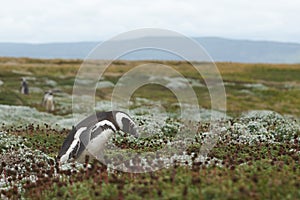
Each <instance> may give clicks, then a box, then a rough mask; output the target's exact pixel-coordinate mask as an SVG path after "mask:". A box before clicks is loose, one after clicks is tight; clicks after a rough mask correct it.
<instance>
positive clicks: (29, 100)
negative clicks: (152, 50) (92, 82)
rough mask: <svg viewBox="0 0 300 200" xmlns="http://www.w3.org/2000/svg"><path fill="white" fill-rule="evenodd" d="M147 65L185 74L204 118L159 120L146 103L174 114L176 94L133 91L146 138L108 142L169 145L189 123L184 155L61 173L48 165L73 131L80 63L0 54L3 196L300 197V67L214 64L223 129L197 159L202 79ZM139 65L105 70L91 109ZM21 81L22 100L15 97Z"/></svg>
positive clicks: (205, 101)
mask: <svg viewBox="0 0 300 200" xmlns="http://www.w3.org/2000/svg"><path fill="white" fill-rule="evenodd" d="M152 62H155V63H162V64H165V65H168V66H172V67H173V68H174V69H176V70H177V71H179V72H180V73H182V74H183V75H184V76H185V77H186V79H187V80H188V82H189V83H190V84H191V85H192V87H193V89H194V90H195V92H196V94H197V96H198V99H199V106H200V107H201V113H202V116H204V119H203V120H201V121H199V122H194V123H191V124H181V122H180V120H177V119H170V118H166V117H165V116H164V115H162V114H161V113H160V111H161V109H160V108H156V107H154V108H153V107H151V104H155V102H159V104H160V107H162V108H163V110H164V111H165V112H168V113H177V111H178V106H179V105H178V102H177V100H176V98H175V96H174V94H173V93H172V92H170V90H168V89H167V88H164V87H162V86H160V85H155V84H152V85H147V86H144V87H141V88H139V89H138V90H137V91H136V92H135V93H134V95H133V96H132V98H131V101H132V104H131V109H132V113H134V116H133V118H134V119H135V121H136V122H137V124H139V126H140V127H141V128H142V129H143V131H144V132H148V133H149V134H148V137H142V138H133V137H132V136H130V135H128V134H126V133H122V132H119V133H116V134H115V135H114V136H113V137H112V138H111V139H110V140H109V142H108V143H109V144H114V145H116V146H118V147H120V148H121V149H126V150H129V151H132V152H141V153H142V152H149V151H153V152H155V151H156V150H159V149H161V148H163V147H164V146H166V145H169V144H170V143H172V141H173V139H174V138H175V136H176V134H177V133H178V132H179V131H178V130H179V129H180V128H179V127H182V126H190V127H188V128H189V130H195V135H194V136H193V140H192V142H191V143H190V145H189V146H188V147H187V148H186V151H185V152H184V153H183V155H178V156H177V157H176V158H174V159H173V160H172V162H171V161H170V163H171V164H170V165H168V167H167V168H163V169H160V170H157V171H153V172H147V173H138V174H134V173H125V172H120V171H115V170H112V169H110V168H108V167H107V166H105V165H103V164H101V163H98V162H90V163H88V162H86V163H83V164H78V163H69V164H67V165H65V166H62V167H60V166H58V164H57V162H56V161H55V156H56V155H57V153H58V151H59V149H60V146H61V145H62V143H63V140H64V138H65V137H66V136H67V134H68V133H69V131H70V129H71V128H72V125H73V124H72V122H73V121H72V104H71V103H72V99H71V95H72V91H73V85H74V80H75V77H76V73H77V70H78V69H79V67H80V65H81V63H82V60H61V59H51V60H45V59H29V58H0V119H1V122H2V124H1V128H0V161H1V164H0V197H1V198H2V199H17V198H25V199H60V198H63V199H145V198H146V199H246V198H251V199H300V190H299V188H300V167H299V160H300V146H299V145H300V142H299V141H300V123H299V119H300V106H299V105H300V64H294V65H292V64H291V65H287V64H284V65H280V64H242V63H216V65H217V66H218V68H219V70H220V73H221V75H222V78H223V81H224V85H225V89H226V95H227V113H226V115H227V117H223V118H222V119H218V120H219V123H220V124H222V128H221V129H220V133H219V135H218V141H217V143H216V145H215V146H214V148H213V149H212V150H211V151H210V152H209V153H208V155H207V156H206V157H201V158H200V157H199V149H200V147H201V145H202V144H203V141H205V139H206V137H207V133H208V132H209V126H210V123H211V121H209V120H205V116H206V114H207V111H208V110H209V108H210V96H209V93H208V89H207V88H206V86H205V82H204V80H203V79H202V77H201V76H199V75H198V74H197V73H196V71H195V70H194V69H193V68H191V67H190V64H189V63H186V62H179V61H152ZM143 63H147V61H115V62H113V63H112V64H111V66H110V67H109V68H108V70H107V71H106V72H105V73H104V78H103V79H101V80H99V83H98V89H97V91H96V102H97V103H96V108H97V110H103V111H104V110H106V109H107V108H109V100H110V97H111V93H112V91H113V87H114V85H115V84H116V83H117V81H118V79H119V78H120V77H121V76H122V74H124V73H125V72H127V71H128V70H130V69H132V68H133V67H135V66H138V65H140V64H143ZM24 77H25V78H26V80H27V82H28V85H29V88H30V94H29V95H23V94H20V92H19V87H20V80H21V78H24ZM166 81H169V83H170V85H171V86H173V87H177V86H178V87H182V85H184V81H182V80H178V79H176V80H172V78H168V79H166ZM48 90H53V91H56V92H55V93H54V96H55V110H54V111H53V112H51V113H47V111H46V109H45V108H44V107H43V106H42V105H41V101H42V97H43V94H44V91H48ZM218 114H221V113H220V112H218V111H216V115H218ZM208 116H209V114H208ZM159 123H161V126H158V127H156V125H157V124H159ZM112 154H113V153H112ZM112 156H113V155H112ZM116 159H118V158H116Z"/></svg>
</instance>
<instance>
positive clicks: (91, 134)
mask: <svg viewBox="0 0 300 200" xmlns="http://www.w3.org/2000/svg"><path fill="white" fill-rule="evenodd" d="M119 130H121V131H123V132H126V133H129V134H132V135H133V136H137V127H136V125H135V123H134V121H133V120H132V119H131V118H130V117H129V116H128V115H127V114H126V113H124V112H121V111H109V112H96V115H91V116H89V117H87V118H85V119H84V120H82V121H81V122H80V123H79V124H77V125H76V127H73V129H72V130H71V132H70V133H69V135H68V136H67V138H66V139H65V141H64V143H63V145H62V147H61V149H60V151H59V153H58V156H57V158H58V160H59V162H60V163H65V162H68V161H70V160H76V161H77V162H81V163H82V162H84V161H85V157H86V156H87V155H88V156H89V158H92V159H97V158H99V157H101V156H102V150H103V148H104V146H105V143H106V142H107V140H108V139H109V138H110V136H112V134H113V133H115V132H116V131H119Z"/></svg>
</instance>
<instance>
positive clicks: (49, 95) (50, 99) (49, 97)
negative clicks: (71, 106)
mask: <svg viewBox="0 0 300 200" xmlns="http://www.w3.org/2000/svg"><path fill="white" fill-rule="evenodd" d="M42 106H43V107H45V108H46V110H47V111H48V112H52V111H54V109H55V106H54V96H53V92H52V90H49V91H47V92H45V93H44V97H43V100H42Z"/></svg>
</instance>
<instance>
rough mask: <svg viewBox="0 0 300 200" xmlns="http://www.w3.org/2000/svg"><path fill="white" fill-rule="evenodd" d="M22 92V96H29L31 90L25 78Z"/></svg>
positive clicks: (21, 88) (22, 83)
mask: <svg viewBox="0 0 300 200" xmlns="http://www.w3.org/2000/svg"><path fill="white" fill-rule="evenodd" d="M20 92H21V94H26V95H27V94H29V88H28V84H27V82H26V79H25V78H22V82H21V87H20Z"/></svg>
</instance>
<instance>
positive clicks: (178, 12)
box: [0, 0, 300, 42]
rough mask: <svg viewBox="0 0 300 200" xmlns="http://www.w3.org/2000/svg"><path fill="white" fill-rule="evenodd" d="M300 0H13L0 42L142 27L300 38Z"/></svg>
mask: <svg viewBox="0 0 300 200" xmlns="http://www.w3.org/2000/svg"><path fill="white" fill-rule="evenodd" d="M299 11H300V1H298V0H285V1H284V0H277V1H272V0H252V1H250V0H239V1H237V0H210V1H208V0H206V1H201V0H200V1H199V0H187V1H179V0H178V1H175V0H153V1H149V0H138V1H133V0H130V1H129V0H112V1H104V0H64V1H59V0H41V1H34V0H27V1H23V2H20V1H18V0H10V1H6V2H5V3H2V6H1V7H0V27H1V29H0V40H1V42H55V41H57V42H62V41H63V42H68V41H69V42H70V41H95V40H96V41H97V40H103V39H108V38H110V37H113V36H114V35H116V34H118V33H121V32H124V31H129V30H132V29H137V28H145V27H153V28H167V29H171V30H175V31H178V32H181V33H183V34H186V35H188V36H221V37H230V38H248V39H262V40H279V41H297V42H300V38H299V35H300V26H299V23H300V16H299Z"/></svg>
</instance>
